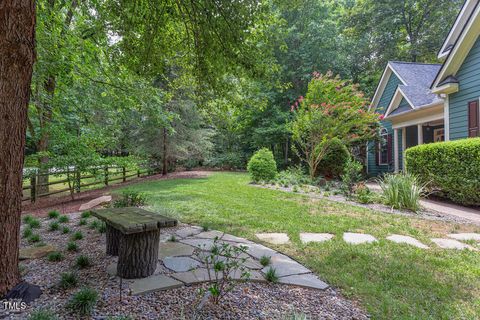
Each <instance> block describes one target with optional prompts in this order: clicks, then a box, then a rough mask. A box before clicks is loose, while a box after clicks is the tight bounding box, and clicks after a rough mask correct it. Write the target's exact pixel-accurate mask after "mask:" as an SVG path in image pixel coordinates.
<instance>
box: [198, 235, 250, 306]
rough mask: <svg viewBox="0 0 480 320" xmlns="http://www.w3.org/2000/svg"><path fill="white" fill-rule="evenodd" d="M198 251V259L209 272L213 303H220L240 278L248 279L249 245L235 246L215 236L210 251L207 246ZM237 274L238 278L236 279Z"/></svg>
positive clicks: (209, 288) (209, 289)
mask: <svg viewBox="0 0 480 320" xmlns="http://www.w3.org/2000/svg"><path fill="white" fill-rule="evenodd" d="M201 249H202V250H199V251H197V253H196V254H197V256H198V259H199V260H201V261H202V262H203V263H204V264H205V266H206V268H207V270H211V271H209V272H208V278H209V282H210V284H209V287H208V289H207V290H208V291H209V292H210V295H211V296H210V297H211V299H212V301H213V303H215V304H218V303H219V302H220V301H221V299H222V298H223V297H224V296H225V295H226V294H227V293H229V292H230V291H232V290H233V289H234V288H235V286H236V284H237V282H238V280H248V279H249V278H250V272H249V269H248V268H247V267H245V263H246V261H247V258H245V255H246V252H247V247H246V246H239V247H237V246H233V245H231V244H228V243H225V242H222V241H221V238H219V237H215V238H214V239H213V245H212V247H211V249H210V251H209V252H208V250H207V248H206V246H203V248H201ZM235 275H236V277H237V278H236V279H235Z"/></svg>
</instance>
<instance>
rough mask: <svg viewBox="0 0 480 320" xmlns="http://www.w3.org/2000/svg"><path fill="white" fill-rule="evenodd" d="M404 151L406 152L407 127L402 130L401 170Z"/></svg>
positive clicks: (403, 162)
mask: <svg viewBox="0 0 480 320" xmlns="http://www.w3.org/2000/svg"><path fill="white" fill-rule="evenodd" d="M405 150H407V127H403V128H402V170H405Z"/></svg>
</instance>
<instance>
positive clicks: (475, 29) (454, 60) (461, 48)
mask: <svg viewBox="0 0 480 320" xmlns="http://www.w3.org/2000/svg"><path fill="white" fill-rule="evenodd" d="M470 2H471V3H473V4H474V10H473V11H472V12H471V14H470V16H469V18H468V20H467V21H466V23H465V25H464V27H463V28H462V30H461V33H460V34H459V36H458V38H457V40H456V42H455V43H454V45H453V48H452V49H451V50H450V51H449V53H448V56H447V58H446V60H445V62H444V64H443V66H442V68H441V69H440V71H439V72H438V74H437V76H436V77H435V80H434V81H433V83H432V86H431V88H432V91H433V92H437V93H450V92H448V91H447V90H449V88H450V87H451V86H453V85H456V87H457V88H458V81H457V82H456V81H455V75H456V73H457V72H458V70H459V69H460V67H461V66H462V64H463V61H464V60H465V58H466V57H467V55H468V53H469V52H470V50H471V49H472V47H473V45H474V44H475V42H476V40H477V38H478V35H479V34H480V5H479V2H480V0H472V1H470Z"/></svg>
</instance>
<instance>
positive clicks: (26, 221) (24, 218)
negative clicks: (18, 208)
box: [22, 214, 35, 224]
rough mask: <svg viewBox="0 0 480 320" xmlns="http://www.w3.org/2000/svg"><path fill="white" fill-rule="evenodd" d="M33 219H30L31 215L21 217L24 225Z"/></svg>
mask: <svg viewBox="0 0 480 320" xmlns="http://www.w3.org/2000/svg"><path fill="white" fill-rule="evenodd" d="M33 219H35V218H34V217H32V216H31V215H29V214H27V215H25V216H24V217H23V219H22V220H23V223H26V224H29V223H30V222H31V221H32V220H33Z"/></svg>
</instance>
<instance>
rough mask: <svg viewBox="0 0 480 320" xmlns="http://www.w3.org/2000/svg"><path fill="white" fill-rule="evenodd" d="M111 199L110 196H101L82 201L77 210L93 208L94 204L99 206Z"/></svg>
mask: <svg viewBox="0 0 480 320" xmlns="http://www.w3.org/2000/svg"><path fill="white" fill-rule="evenodd" d="M110 201H112V196H102V197H98V198H95V199H93V200H90V201H88V202H87V203H84V204H82V205H81V206H80V208H78V210H79V211H84V210H90V209H92V208H95V207H96V206H99V205H101V204H103V203H108V202H110Z"/></svg>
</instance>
